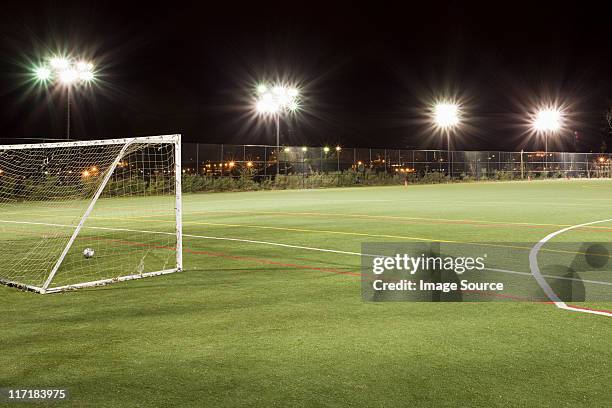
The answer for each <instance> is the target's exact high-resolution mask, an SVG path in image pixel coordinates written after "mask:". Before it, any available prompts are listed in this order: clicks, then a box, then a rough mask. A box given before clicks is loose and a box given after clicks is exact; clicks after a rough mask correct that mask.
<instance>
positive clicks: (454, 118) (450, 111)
mask: <svg viewBox="0 0 612 408" xmlns="http://www.w3.org/2000/svg"><path fill="white" fill-rule="evenodd" d="M434 122H435V124H436V126H437V127H439V128H441V129H449V128H451V127H454V126H456V125H458V124H459V106H458V105H457V104H455V103H448V102H444V103H437V104H436V105H435V106H434Z"/></svg>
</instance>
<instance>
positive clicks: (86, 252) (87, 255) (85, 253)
mask: <svg viewBox="0 0 612 408" xmlns="http://www.w3.org/2000/svg"><path fill="white" fill-rule="evenodd" d="M83 256H84V257H85V258H93V256H94V250H93V249H91V248H85V249H84V250H83Z"/></svg>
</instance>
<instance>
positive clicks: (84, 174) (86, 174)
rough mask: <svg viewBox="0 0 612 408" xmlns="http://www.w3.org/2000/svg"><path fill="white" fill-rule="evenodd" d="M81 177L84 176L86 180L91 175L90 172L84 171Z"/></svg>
mask: <svg viewBox="0 0 612 408" xmlns="http://www.w3.org/2000/svg"><path fill="white" fill-rule="evenodd" d="M81 175H82V176H83V177H85V178H87V177H89V175H90V173H89V170H84V171H83V172H82V173H81Z"/></svg>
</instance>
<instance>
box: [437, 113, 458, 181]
mask: <svg viewBox="0 0 612 408" xmlns="http://www.w3.org/2000/svg"><path fill="white" fill-rule="evenodd" d="M460 116H461V112H460V110H459V105H457V104H456V103H453V102H438V103H436V104H435V105H434V107H433V121H434V126H435V127H437V128H438V129H440V130H441V131H442V132H443V133H445V134H446V147H447V156H448V174H449V177H450V179H451V180H452V179H453V163H452V159H451V138H450V134H451V131H452V130H453V128H455V127H456V126H457V125H459V121H460Z"/></svg>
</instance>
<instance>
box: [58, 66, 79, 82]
mask: <svg viewBox="0 0 612 408" xmlns="http://www.w3.org/2000/svg"><path fill="white" fill-rule="evenodd" d="M77 79H79V73H78V72H77V70H76V69H72V68H70V69H66V70H63V71H60V73H59V80H60V82H61V83H63V84H65V85H70V84H71V83H73V82H75V81H76V80H77Z"/></svg>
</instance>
